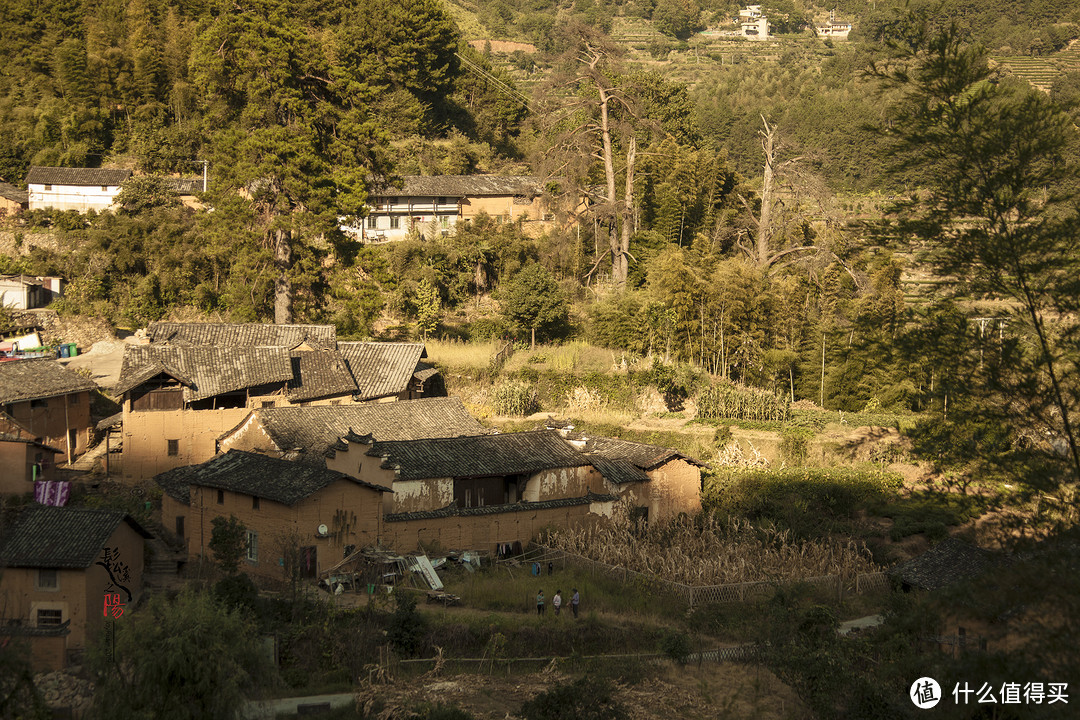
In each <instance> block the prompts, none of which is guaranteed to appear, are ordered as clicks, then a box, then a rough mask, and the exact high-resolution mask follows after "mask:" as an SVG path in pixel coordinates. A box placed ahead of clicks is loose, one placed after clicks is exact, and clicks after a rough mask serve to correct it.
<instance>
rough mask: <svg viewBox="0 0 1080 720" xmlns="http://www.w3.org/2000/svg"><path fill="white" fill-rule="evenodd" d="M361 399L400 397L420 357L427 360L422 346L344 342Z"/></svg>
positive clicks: (342, 347) (342, 350)
mask: <svg viewBox="0 0 1080 720" xmlns="http://www.w3.org/2000/svg"><path fill="white" fill-rule="evenodd" d="M338 352H340V353H341V356H342V357H344V358H345V362H346V363H348V365H349V370H350V371H351V372H352V375H353V378H355V379H356V386H357V390H356V392H357V395H358V397H359V399H361V400H373V399H375V398H380V397H387V396H390V395H397V394H398V393H400V392H403V391H404V390H405V389H406V388H408V386H409V380H411V379H412V376H413V373H415V372H416V365H417V363H419V362H420V358H423V357H427V352H426V351H425V350H424V345H423V343H377V342H341V343H338Z"/></svg>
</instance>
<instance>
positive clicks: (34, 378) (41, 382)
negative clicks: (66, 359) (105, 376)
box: [0, 358, 97, 403]
mask: <svg viewBox="0 0 1080 720" xmlns="http://www.w3.org/2000/svg"><path fill="white" fill-rule="evenodd" d="M96 387H97V385H95V384H94V381H93V380H90V379H89V378H84V377H83V376H82V375H79V374H78V373H75V372H72V371H71V370H68V369H67V368H66V367H64V366H63V365H61V364H60V363H58V362H56V361H55V360H50V359H48V358H35V359H32V360H13V361H11V362H5V363H0V403H13V402H20V401H23V400H41V399H43V398H51V397H56V396H58V395H67V394H68V393H74V392H81V391H83V390H93V389H94V388H96Z"/></svg>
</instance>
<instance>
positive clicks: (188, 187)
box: [161, 177, 203, 195]
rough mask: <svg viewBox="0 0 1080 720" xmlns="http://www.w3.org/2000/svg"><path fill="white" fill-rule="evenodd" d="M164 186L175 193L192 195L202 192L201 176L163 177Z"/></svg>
mask: <svg viewBox="0 0 1080 720" xmlns="http://www.w3.org/2000/svg"><path fill="white" fill-rule="evenodd" d="M161 179H162V181H163V182H164V183H165V187H167V188H168V189H169V190H171V191H173V192H174V193H176V194H177V195H194V194H195V193H198V192H202V188H203V181H202V178H201V177H163V178H161Z"/></svg>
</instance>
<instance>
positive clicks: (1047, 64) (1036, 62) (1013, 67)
mask: <svg viewBox="0 0 1080 720" xmlns="http://www.w3.org/2000/svg"><path fill="white" fill-rule="evenodd" d="M990 59H991V60H992V61H993V62H994V63H996V64H997V65H999V66H1000V67H1002V68H1003V69H1004V70H1005V71H1006V72H1008V73H1011V74H1013V75H1016V76H1017V77H1019V78H1022V79H1024V80H1027V81H1028V82H1029V83H1031V84H1032V85H1033V86H1034V87H1037V88H1039V89H1040V90H1042V91H1043V92H1050V86H1051V85H1053V84H1054V81H1055V80H1057V79H1058V78H1059V77H1061V76H1062V75H1063V74H1065V73H1067V72H1072V71H1074V70H1080V42H1078V41H1076V40H1073V41H1072V42H1071V43H1070V44H1069V47H1067V48H1065V49H1064V50H1061V51H1060V52H1056V53H1054V54H1053V55H1048V56H1046V57H1031V56H1027V55H992V56H991V57H990Z"/></svg>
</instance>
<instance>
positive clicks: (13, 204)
mask: <svg viewBox="0 0 1080 720" xmlns="http://www.w3.org/2000/svg"><path fill="white" fill-rule="evenodd" d="M29 207H30V193H28V192H27V191H26V190H20V189H19V188H17V187H15V186H14V185H12V184H11V183H6V182H0V217H2V216H4V215H14V214H15V213H18V212H21V211H23V210H27V209H29Z"/></svg>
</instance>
